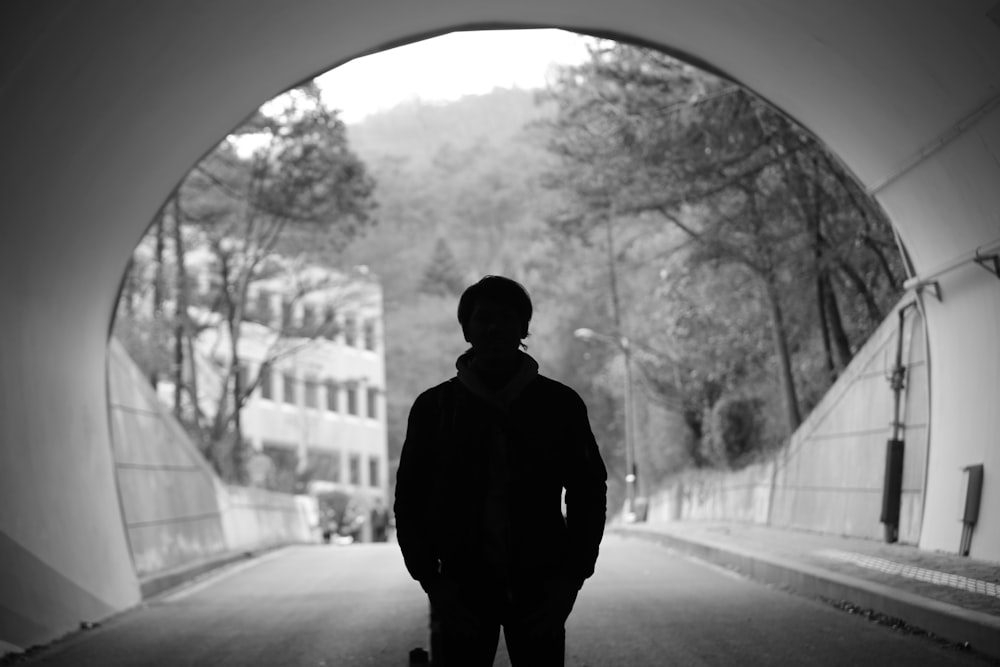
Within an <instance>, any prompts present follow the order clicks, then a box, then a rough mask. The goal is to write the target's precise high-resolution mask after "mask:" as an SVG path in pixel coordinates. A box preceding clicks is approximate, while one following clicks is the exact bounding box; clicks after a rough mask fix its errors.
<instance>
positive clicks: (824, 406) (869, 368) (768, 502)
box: [649, 302, 928, 544]
mask: <svg viewBox="0 0 1000 667" xmlns="http://www.w3.org/2000/svg"><path fill="white" fill-rule="evenodd" d="M901 306H902V302H901V304H900V305H898V306H897V307H896V309H894V310H893V312H892V313H890V314H889V316H888V317H887V318H886V319H885V320H884V321H883V323H882V324H881V325H880V326H879V328H878V329H877V330H876V331H875V332H874V333H873V334H872V335H871V337H870V338H869V340H868V341H867V343H866V344H865V345H864V346H863V347H862V349H861V350H859V351H858V352H857V353H856V354H855V356H854V358H853V359H852V361H851V363H850V364H849V365H848V367H847V368H846V369H845V371H844V372H843V374H842V375H841V376H840V378H838V380H837V382H836V383H834V385H833V387H831V388H830V390H829V391H828V392H827V394H826V395H825V396H824V398H823V400H822V401H821V402H820V403H819V405H817V406H816V408H815V409H814V410H813V411H812V413H810V415H809V416H808V417H807V418H806V420H805V421H804V422H803V423H802V425H801V426H800V427H799V428H798V430H797V431H796V432H795V433H794V434H793V435H792V437H791V438H790V439H789V442H788V443H787V444H786V446H785V447H784V448H783V449H782V450H781V451H780V452H779V453H778V454H777V455H776V456H775V457H774V458H773V459H772V460H770V461H765V462H761V463H758V464H755V465H752V466H750V467H747V468H744V469H742V470H739V471H688V472H686V473H684V474H682V475H678V476H676V477H674V478H672V479H670V480H667V481H666V482H665V483H664V484H663V485H661V486H660V487H659V489H658V490H657V491H656V492H654V493H653V494H652V495H651V497H650V502H649V518H650V520H654V521H656V520H678V519H688V520H727V521H748V522H753V523H761V524H764V523H768V522H770V523H771V524H773V525H776V526H783V527H789V528H800V529H806V530H813V531H817V532H823V533H832V534H838V535H850V536H854V537H864V538H872V539H882V538H883V536H884V528H883V526H882V524H881V523H880V521H879V518H880V514H881V507H882V484H883V476H884V473H885V452H886V442H887V440H888V439H889V438H890V437H891V435H892V433H891V423H892V420H893V394H892V390H891V388H890V386H889V382H888V377H889V375H890V373H891V371H892V366H893V365H894V362H895V355H896V343H897V340H898V334H899V331H898V330H899V326H898V323H899V320H898V316H897V312H898V310H899V308H900V307H901ZM902 359H903V364H904V365H905V366H906V385H905V391H904V393H903V395H902V399H901V415H900V421H901V422H902V423H903V424H904V429H903V438H904V440H905V451H904V462H903V492H902V507H901V512H900V514H901V516H900V526H899V540H900V541H901V542H906V543H910V544H916V543H917V542H918V541H919V539H920V526H921V516H922V510H923V498H924V484H925V476H926V472H927V464H926V461H927V432H928V429H927V427H928V423H927V421H928V420H927V414H928V393H927V392H928V373H927V363H926V344H925V338H924V326H923V320H922V318H921V315H920V313H919V311H917V310H916V309H915V308H909V309H907V311H906V319H905V324H904V326H903V357H902Z"/></svg>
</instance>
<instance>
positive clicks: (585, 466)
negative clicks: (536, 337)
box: [566, 392, 608, 581]
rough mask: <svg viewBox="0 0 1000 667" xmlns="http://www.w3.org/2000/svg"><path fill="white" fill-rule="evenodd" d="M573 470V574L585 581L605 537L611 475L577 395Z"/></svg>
mask: <svg viewBox="0 0 1000 667" xmlns="http://www.w3.org/2000/svg"><path fill="white" fill-rule="evenodd" d="M568 419H569V431H570V443H569V448H570V451H569V457H570V460H569V469H568V475H567V479H566V525H567V527H568V529H569V537H570V548H571V555H570V559H571V561H570V569H571V573H572V574H573V575H574V576H575V577H577V578H578V579H579V580H580V581H583V580H584V579H586V578H587V577H589V576H590V575H592V574H593V573H594V565H595V564H596V563H597V553H598V549H599V547H600V544H601V538H602V537H603V536H604V523H605V520H606V517H607V505H608V484H607V481H608V472H607V469H606V468H605V467H604V461H603V460H602V459H601V452H600V450H599V449H598V447H597V441H596V440H595V439H594V433H593V431H592V430H591V428H590V420H589V419H588V418H587V407H586V405H584V403H583V400H582V399H581V398H580V397H579V396H578V395H576V393H575V392H574V394H573V397H572V399H571V400H570V407H569V414H568Z"/></svg>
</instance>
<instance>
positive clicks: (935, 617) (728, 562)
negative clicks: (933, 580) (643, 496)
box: [606, 525, 1000, 659]
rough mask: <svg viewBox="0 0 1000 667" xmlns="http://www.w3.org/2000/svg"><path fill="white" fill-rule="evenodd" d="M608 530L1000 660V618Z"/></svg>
mask: <svg viewBox="0 0 1000 667" xmlns="http://www.w3.org/2000/svg"><path fill="white" fill-rule="evenodd" d="M606 532H608V533H612V534H617V535H621V536H623V537H634V538H638V539H644V540H648V541H651V542H655V543H657V544H661V545H663V546H666V547H669V548H672V549H676V550H677V551H680V552H682V553H685V554H688V555H690V556H694V557H696V558H699V559H701V560H704V561H707V562H710V563H713V564H716V565H721V566H723V567H727V568H730V569H733V570H736V571H738V572H740V573H742V574H744V575H746V576H748V577H749V578H750V579H753V580H755V581H760V582H763V583H768V584H774V585H777V586H782V587H785V588H788V589H790V590H792V591H794V592H796V593H799V594H802V595H806V596H810V597H823V598H827V599H831V600H845V601H848V602H851V603H852V604H856V605H858V606H859V607H863V608H867V609H872V610H874V611H876V612H879V613H882V614H886V615H887V616H892V617H895V618H899V619H902V620H903V621H905V622H906V623H908V624H910V625H913V626H914V627H917V628H920V629H921V630H926V631H927V632H931V633H933V634H935V635H937V636H939V637H942V638H944V639H947V640H949V641H953V642H958V643H968V645H969V646H970V647H971V648H973V649H974V650H975V651H977V652H979V653H982V654H984V655H987V656H989V657H991V658H994V659H1000V617H997V616H992V615H990V614H984V613H982V612H979V611H972V610H969V609H963V608H962V607H958V606H956V605H953V604H948V603H946V602H939V601H937V600H930V599H928V598H925V597H922V596H919V595H914V594H913V593H909V592H906V591H900V590H897V589H895V588H892V587H890V586H885V585H883V584H878V583H875V582H871V581H866V580H864V579H859V578H857V577H851V576H848V575H844V574H840V573H838V572H831V571H829V570H824V569H822V568H818V567H813V566H811V565H806V564H804V563H797V562H794V561H790V560H787V559H784V558H780V557H777V556H773V555H770V554H765V553H760V552H756V551H752V550H749V549H743V548H740V547H736V546H731V545H725V546H723V545H720V544H717V543H714V542H706V541H701V540H696V539H692V538H687V537H680V536H677V535H672V534H669V533H664V532H661V531H656V530H653V529H649V528H642V527H638V526H629V527H625V526H621V525H618V526H608V527H607V529H606Z"/></svg>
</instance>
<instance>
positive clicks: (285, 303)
mask: <svg viewBox="0 0 1000 667" xmlns="http://www.w3.org/2000/svg"><path fill="white" fill-rule="evenodd" d="M291 328H292V302H291V301H289V300H288V299H282V300H281V330H282V331H286V330H288V329H291Z"/></svg>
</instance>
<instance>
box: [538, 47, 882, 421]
mask: <svg viewBox="0 0 1000 667" xmlns="http://www.w3.org/2000/svg"><path fill="white" fill-rule="evenodd" d="M545 99H547V100H550V101H554V102H555V104H556V106H557V113H556V115H555V117H554V118H553V119H552V120H551V121H548V122H544V123H542V124H541V129H542V130H543V131H544V132H546V133H547V135H548V146H549V149H550V151H551V152H552V153H553V154H554V155H556V156H557V157H558V158H559V159H560V164H559V168H558V169H557V170H554V171H552V172H550V173H549V174H548V178H547V181H546V182H547V184H548V185H549V186H550V187H552V188H555V189H558V190H560V191H562V192H565V193H567V195H568V196H567V204H566V206H565V207H564V209H563V210H562V211H561V212H560V215H559V216H557V218H556V219H555V221H554V223H555V225H554V226H555V228H556V229H558V230H560V232H561V233H563V234H576V235H583V236H586V235H587V234H588V233H589V229H590V227H592V226H593V224H594V221H595V220H600V219H605V218H606V217H607V216H609V215H610V216H613V218H614V220H615V221H616V224H618V225H621V226H630V227H632V228H636V227H639V226H640V225H646V226H647V228H648V227H649V226H650V225H652V226H654V227H655V225H657V224H659V225H667V226H672V227H674V228H676V229H678V230H680V231H681V232H682V233H683V235H684V236H685V237H686V239H687V241H686V243H685V244H683V246H686V247H684V249H683V252H682V253H680V255H681V256H682V257H683V264H682V267H683V270H684V271H686V272H688V273H692V272H695V273H696V272H699V270H700V269H702V268H704V269H708V270H710V271H711V272H715V273H720V272H721V273H722V274H723V275H728V276H730V277H731V278H734V279H737V280H739V281H742V282H741V283H740V284H739V287H740V288H741V289H742V288H743V287H745V286H746V285H747V284H749V285H751V286H753V287H754V290H753V294H752V295H748V296H750V297H751V298H750V303H751V304H753V306H754V308H753V309H752V310H753V311H755V312H754V313H753V317H754V318H755V319H758V318H759V317H758V315H757V314H756V311H759V312H761V313H764V314H766V322H767V326H766V329H767V330H768V331H769V332H770V337H771V347H772V352H771V355H770V358H771V359H773V360H774V369H775V370H774V378H775V379H776V380H777V383H778V385H779V387H780V389H781V395H782V396H783V397H784V401H783V402H784V412H785V424H786V427H785V434H786V435H787V434H788V433H790V432H791V431H792V430H794V428H795V427H796V426H797V425H798V423H799V422H800V421H801V414H802V411H803V409H806V408H808V405H806V404H804V403H803V401H802V400H801V398H800V396H799V391H798V389H799V385H800V384H801V383H802V382H803V378H802V377H801V374H799V375H800V376H799V377H797V373H796V367H797V363H796V361H795V355H796V354H797V353H799V352H801V351H802V350H804V349H805V348H806V347H807V345H806V342H807V341H808V340H809V338H810V337H811V336H812V335H814V334H819V335H820V336H821V337H822V339H823V341H824V342H825V343H826V347H825V349H826V357H827V368H828V369H829V372H828V375H827V377H826V379H825V385H828V384H829V382H831V381H832V379H833V377H834V376H835V374H836V372H838V371H839V370H840V369H842V368H843V366H844V365H845V364H846V362H847V361H848V360H849V358H850V354H851V353H852V350H853V349H856V347H857V346H858V345H859V344H860V342H861V341H863V340H864V337H865V336H867V334H868V333H869V332H870V331H871V330H872V329H873V328H874V327H875V326H876V325H877V324H878V321H879V320H880V318H881V313H882V312H885V308H886V307H887V306H888V304H889V303H891V301H892V300H894V298H895V296H896V295H897V294H898V282H899V281H898V276H900V275H901V274H902V271H901V266H900V262H899V258H898V257H895V258H893V257H891V256H890V255H889V253H888V252H887V248H888V245H887V241H888V240H890V239H891V238H892V234H891V230H890V229H889V226H888V224H887V222H886V221H885V218H884V217H883V216H881V214H880V211H879V209H878V207H877V206H876V205H875V204H874V203H873V202H872V201H871V200H870V199H869V198H867V197H866V196H864V195H863V192H862V191H861V190H860V189H859V188H858V187H857V186H856V184H855V183H854V182H853V180H852V179H851V178H850V177H849V176H848V175H847V174H846V173H845V172H844V171H843V169H841V168H840V167H839V165H838V164H837V163H836V161H835V160H834V159H833V158H831V157H830V156H829V154H828V153H827V152H826V151H825V150H824V149H823V148H822V146H820V145H819V144H818V143H817V142H816V141H815V140H814V139H813V138H812V137H811V136H810V135H809V134H808V133H807V132H805V131H804V130H803V129H802V128H799V127H797V126H795V125H794V124H793V123H792V122H791V121H789V120H788V119H787V118H786V117H785V116H784V115H782V114H781V113H779V112H777V111H775V110H774V109H772V108H770V107H769V106H768V105H767V104H765V103H764V102H763V101H761V100H759V99H758V98H756V97H755V96H754V95H753V94H751V93H750V92H748V91H746V90H744V89H742V88H740V87H738V86H736V85H734V84H732V83H730V82H727V81H723V80H720V79H717V78H714V77H711V76H709V75H707V74H705V73H704V72H700V71H699V70H697V69H695V68H693V67H691V66H689V65H685V64H683V63H680V62H678V61H676V60H674V59H672V58H670V57H669V56H666V55H665V54H662V53H660V52H657V51H654V50H650V49H644V48H640V47H633V46H628V45H623V44H618V43H613V42H608V41H597V42H595V43H594V44H593V45H592V47H591V57H590V60H589V61H588V62H585V63H583V64H581V65H579V66H573V67H567V68H564V69H563V70H562V71H561V73H560V75H559V76H558V78H557V80H556V82H555V83H554V84H553V85H552V86H551V87H550V89H549V90H548V91H547V93H546V95H545ZM640 235H641V233H640ZM847 239H855V240H856V241H857V242H856V243H854V244H850V243H848V242H847ZM859 245H864V246H865V247H866V248H867V249H868V250H869V251H870V255H869V256H861V255H860V254H859V253H858V252H856V249H857V247H858V246H859ZM681 247H682V244H677V243H676V242H675V243H674V244H673V246H672V247H661V251H662V253H663V254H675V253H677V250H678V249H680V248H681ZM647 256H648V254H647ZM873 259H874V260H875V261H874V265H875V266H877V268H878V269H879V270H880V271H882V274H881V275H880V276H878V277H880V278H881V281H878V280H876V277H877V274H875V273H873V272H872V270H871V267H872V265H873V261H872V260H873ZM862 267H864V268H862ZM676 268H677V267H676V266H675V267H674V270H676ZM731 269H735V270H731ZM702 275H704V273H703V272H702ZM863 275H865V276H867V280H866V278H863V277H862V276H863ZM810 276H811V277H810ZM841 276H842V277H843V278H842V279H839V278H841ZM809 284H813V285H814V286H815V287H814V291H810V290H804V289H803V287H802V286H803V285H809ZM731 285H732V287H733V288H735V287H736V284H735V283H733V284H731ZM876 295H877V296H876ZM855 303H864V304H865V305H866V310H867V312H866V313H864V315H863V316H862V317H860V318H858V320H857V322H858V324H857V325H855V327H854V328H853V330H849V329H848V327H847V326H846V325H845V318H844V317H843V314H842V311H843V309H844V307H845V304H849V306H848V307H851V308H852V309H853V304H855ZM658 307H659V308H660V309H663V308H665V307H670V306H669V304H663V303H661V304H658ZM853 312H854V313H858V311H857V310H856V309H853ZM810 313H812V314H810ZM748 314H750V313H748ZM700 333H701V332H700V331H691V332H690V333H689V334H688V335H689V336H698V335H699V334H700ZM852 336H853V340H852ZM716 356H719V355H716ZM722 356H725V354H723V355H722ZM706 360H707V355H702V359H701V360H700V361H699V363H702V364H703V363H706ZM689 365H690V364H689ZM726 366H729V367H730V370H729V371H727V372H735V368H736V367H735V366H734V365H733V363H732V362H723V364H722V366H721V367H720V368H725V367H726ZM692 367H693V366H692ZM750 375H756V374H750ZM707 376H708V377H711V376H718V373H717V372H715V371H713V372H710V373H708V374H707ZM754 379H755V381H756V378H754ZM669 382H670V381H669V380H667V379H666V378H664V379H663V382H661V385H662V386H664V387H666V386H668V385H669ZM727 384H732V383H723V385H727ZM824 388H825V386H824ZM673 389H674V390H676V389H678V388H677V387H674V388H673ZM681 389H683V388H681ZM725 390H727V391H728V390H730V389H729V388H728V387H727V388H726V389H725ZM698 391H701V392H704V393H703V395H702V396H700V397H698V400H697V401H694V402H704V401H706V400H707V401H709V402H715V401H718V400H720V399H721V398H722V395H723V394H722V393H720V392H721V391H724V389H723V388H722V387H721V386H719V385H713V384H712V383H709V384H704V383H701V384H699V385H698ZM688 403H692V401H688ZM691 407H692V408H693V407H694V406H691ZM700 421H701V418H697V419H693V420H692V423H693V424H697V425H698V426H699V427H700Z"/></svg>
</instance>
